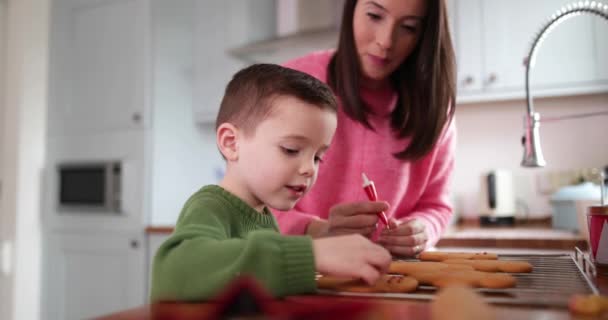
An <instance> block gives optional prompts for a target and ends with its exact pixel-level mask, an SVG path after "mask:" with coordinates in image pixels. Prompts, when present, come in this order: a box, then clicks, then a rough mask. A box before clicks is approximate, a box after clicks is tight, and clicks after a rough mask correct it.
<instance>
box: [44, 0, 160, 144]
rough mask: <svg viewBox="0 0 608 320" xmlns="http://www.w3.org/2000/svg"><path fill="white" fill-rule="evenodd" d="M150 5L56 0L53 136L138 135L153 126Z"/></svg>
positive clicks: (138, 0)
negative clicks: (149, 106) (149, 99)
mask: <svg viewBox="0 0 608 320" xmlns="http://www.w3.org/2000/svg"><path fill="white" fill-rule="evenodd" d="M148 10H149V8H148V6H147V0H112V1H109V0H56V1H53V6H52V11H51V15H52V16H51V34H50V43H51V46H50V64H49V65H50V70H49V75H50V78H49V83H50V88H49V96H50V97H49V98H50V99H49V110H48V117H49V133H50V134H51V135H78V134H89V133H99V132H114V131H121V130H123V131H124V130H138V129H141V128H143V127H144V126H145V125H146V124H147V123H148V122H149V119H148V116H147V111H146V98H145V92H146V91H147V86H148V78H149V74H148V71H147V70H148V69H149V68H148V66H147V64H148V62H149V59H148V57H147V54H148V51H147V50H146V47H147V45H148V44H147V41H148V40H147V33H148V29H149V28H148V24H149V21H148V16H149V14H148Z"/></svg>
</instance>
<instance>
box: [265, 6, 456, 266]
mask: <svg viewBox="0 0 608 320" xmlns="http://www.w3.org/2000/svg"><path fill="white" fill-rule="evenodd" d="M286 66H288V67H291V68H294V69H297V70H300V71H304V72H307V73H309V74H312V75H313V76H315V77H317V78H319V79H320V80H322V81H325V82H326V83H328V84H329V85H330V86H331V88H332V89H333V90H334V92H335V94H336V95H337V96H338V97H339V100H340V110H339V114H338V129H337V131H336V134H335V136H334V140H333V142H332V146H331V148H330V150H329V151H328V152H327V154H326V155H325V156H324V158H323V163H322V164H321V166H320V169H319V177H318V180H317V183H316V185H315V187H314V188H313V189H312V190H311V191H310V193H309V194H308V195H307V196H305V197H304V198H303V199H302V200H301V201H300V202H299V203H298V205H297V206H296V207H295V208H294V209H293V210H291V211H289V212H286V213H284V212H277V213H276V214H277V218H278V221H279V225H280V227H281V229H282V231H283V232H285V233H289V234H304V233H307V234H310V235H312V236H325V235H332V234H342V233H361V234H364V235H367V236H369V235H371V233H372V232H373V231H374V230H375V225H376V223H378V217H377V216H376V213H377V212H379V211H382V210H384V211H386V213H387V215H388V216H389V217H390V219H389V225H390V226H391V229H390V230H385V231H384V232H383V233H382V234H381V236H380V238H379V240H378V241H379V243H381V244H382V245H384V246H385V247H386V248H387V249H388V250H389V251H391V253H392V254H393V255H400V256H412V255H415V254H417V253H418V252H420V251H422V250H423V249H424V248H426V247H429V246H432V245H434V244H435V243H436V242H437V240H438V239H439V236H440V235H441V233H442V232H443V230H444V228H445V227H446V225H447V223H448V221H449V219H450V216H451V215H452V208H451V205H450V203H449V190H448V188H449V184H450V178H451V174H452V170H453V165H454V147H455V143H456V142H455V127H454V122H453V121H452V120H453V117H454V107H453V105H452V104H451V103H452V102H453V101H455V80H454V79H455V62H454V52H453V48H452V43H451V38H450V32H449V28H448V21H447V12H446V5H445V2H444V0H359V1H357V0H347V1H346V3H345V5H344V12H343V18H342V26H341V33H340V39H339V43H338V48H337V50H336V51H335V52H333V51H325V52H316V53H312V54H309V55H307V56H304V57H302V58H298V59H296V60H293V61H290V62H288V63H286ZM361 173H365V174H366V175H367V176H368V177H369V178H370V179H372V180H374V181H375V185H376V189H377V191H378V196H379V198H380V199H383V200H386V202H384V201H374V202H372V201H366V197H365V193H364V191H363V190H362V187H361V185H362V180H361ZM389 204H390V205H389Z"/></svg>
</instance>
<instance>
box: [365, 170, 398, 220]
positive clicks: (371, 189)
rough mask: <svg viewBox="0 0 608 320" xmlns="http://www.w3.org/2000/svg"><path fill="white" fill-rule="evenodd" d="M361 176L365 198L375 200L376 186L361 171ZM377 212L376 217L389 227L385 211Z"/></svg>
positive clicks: (376, 195)
mask: <svg viewBox="0 0 608 320" xmlns="http://www.w3.org/2000/svg"><path fill="white" fill-rule="evenodd" d="M361 177H362V178H363V190H365V194H366V195H367V198H368V199H369V200H371V201H377V200H378V193H377V192H376V187H375V186H374V182H373V181H371V180H369V179H368V178H367V176H366V175H365V173H362V174H361ZM377 214H378V218H380V220H381V221H382V223H384V225H385V226H386V228H387V229H390V228H391V227H390V226H389V225H388V218H387V217H386V213H384V211H380V212H378V213H377Z"/></svg>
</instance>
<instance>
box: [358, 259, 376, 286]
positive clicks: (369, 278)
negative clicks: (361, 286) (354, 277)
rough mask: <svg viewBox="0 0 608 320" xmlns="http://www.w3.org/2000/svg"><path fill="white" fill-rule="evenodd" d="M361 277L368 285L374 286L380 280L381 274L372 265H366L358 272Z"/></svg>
mask: <svg viewBox="0 0 608 320" xmlns="http://www.w3.org/2000/svg"><path fill="white" fill-rule="evenodd" d="M358 273H359V277H360V278H361V279H363V281H365V282H366V283H367V284H369V285H373V284H375V283H376V281H378V278H380V272H379V271H378V270H376V269H375V268H373V267H372V266H370V265H366V264H364V265H363V266H361V267H360V268H359V270H358Z"/></svg>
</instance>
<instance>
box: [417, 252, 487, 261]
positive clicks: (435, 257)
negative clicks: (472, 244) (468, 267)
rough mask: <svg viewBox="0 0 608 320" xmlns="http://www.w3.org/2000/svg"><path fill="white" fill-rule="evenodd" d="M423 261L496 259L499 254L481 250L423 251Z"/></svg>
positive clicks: (419, 256) (421, 254)
mask: <svg viewBox="0 0 608 320" xmlns="http://www.w3.org/2000/svg"><path fill="white" fill-rule="evenodd" d="M418 258H419V259H420V260H422V261H436V262H442V261H444V260H447V259H466V260H496V259H498V255H497V254H495V253H488V252H480V253H466V252H442V251H423V252H421V253H420V254H419V255H418Z"/></svg>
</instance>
